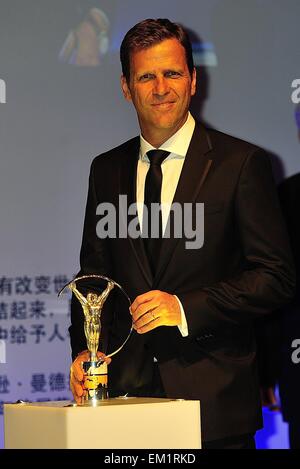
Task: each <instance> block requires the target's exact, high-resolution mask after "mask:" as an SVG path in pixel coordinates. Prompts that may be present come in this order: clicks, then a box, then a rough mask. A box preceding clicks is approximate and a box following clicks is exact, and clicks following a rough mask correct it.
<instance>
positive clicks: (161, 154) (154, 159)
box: [147, 150, 170, 166]
mask: <svg viewBox="0 0 300 469" xmlns="http://www.w3.org/2000/svg"><path fill="white" fill-rule="evenodd" d="M169 154H170V152H169V151H165V150H150V151H148V152H147V156H148V158H149V161H150V165H151V166H152V165H155V166H160V165H161V164H162V162H163V161H164V160H165V159H166V158H167V156H169Z"/></svg>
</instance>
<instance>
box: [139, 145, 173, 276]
mask: <svg viewBox="0 0 300 469" xmlns="http://www.w3.org/2000/svg"><path fill="white" fill-rule="evenodd" d="M169 154H170V152H168V151H164V150H150V151H148V153H147V156H148V158H149V161H150V168H149V170H148V173H147V176H146V181H145V196H144V205H145V207H146V208H147V212H146V211H145V210H144V212H143V235H144V236H145V238H144V243H145V249H146V252H147V255H148V259H149V263H150V266H151V269H152V273H153V275H155V271H156V267H157V263H158V259H159V251H160V246H161V238H162V217H161V211H160V210H158V206H157V205H156V206H153V205H152V204H160V202H161V184H162V171H161V164H162V162H163V161H164V159H165V158H167V156H168V155H169ZM145 212H146V213H145ZM151 212H152V219H151ZM151 222H152V223H151ZM146 227H148V230H147V229H146ZM146 234H148V236H146Z"/></svg>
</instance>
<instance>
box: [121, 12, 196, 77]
mask: <svg viewBox="0 0 300 469" xmlns="http://www.w3.org/2000/svg"><path fill="white" fill-rule="evenodd" d="M165 39H177V40H178V41H179V42H180V44H181V45H182V47H183V48H184V50H185V56H186V62H187V66H188V69H189V72H190V75H191V76H192V73H193V69H194V60H193V52H192V45H191V42H190V39H189V36H188V34H187V32H186V31H185V30H184V29H183V28H182V26H180V25H179V24H177V23H172V22H171V21H170V20H168V19H165V18H158V19H147V20H144V21H141V22H140V23H137V24H136V25H135V26H133V28H131V29H130V30H129V31H128V32H127V33H126V35H125V37H124V39H123V41H122V44H121V49H120V58H121V65H122V73H123V75H124V76H125V78H126V81H127V83H129V80H130V56H131V54H132V53H133V52H136V51H140V50H143V49H148V48H149V47H152V46H154V45H156V44H159V43H160V42H162V41H164V40H165Z"/></svg>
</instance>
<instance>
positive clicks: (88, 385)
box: [58, 275, 133, 406]
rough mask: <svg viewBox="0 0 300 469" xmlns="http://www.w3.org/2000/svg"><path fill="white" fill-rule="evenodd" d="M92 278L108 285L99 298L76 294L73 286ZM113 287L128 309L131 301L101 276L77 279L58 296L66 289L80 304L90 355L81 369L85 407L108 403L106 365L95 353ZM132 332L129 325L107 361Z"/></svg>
mask: <svg viewBox="0 0 300 469" xmlns="http://www.w3.org/2000/svg"><path fill="white" fill-rule="evenodd" d="M95 278H96V279H101V280H105V281H106V282H107V287H106V288H105V289H104V290H103V292H102V293H101V294H97V293H94V292H88V293H87V295H86V297H85V296H84V295H83V294H82V293H81V292H80V291H79V290H78V288H77V285H76V282H78V281H80V280H86V279H95ZM115 286H116V287H118V288H119V289H120V290H121V291H122V293H123V294H124V295H125V296H126V298H127V300H128V302H129V306H130V304H131V303H130V299H129V297H128V296H127V294H126V293H125V291H124V290H123V288H122V287H121V286H120V285H119V284H118V283H116V282H115V281H113V280H111V279H109V278H108V277H104V276H102V275H84V276H82V277H77V278H75V279H74V280H72V281H71V282H69V283H67V284H66V285H65V286H64V287H63V288H62V290H61V291H60V292H59V294H58V295H59V296H60V294H61V293H62V292H63V291H64V290H65V288H66V287H68V288H69V289H70V290H71V291H72V293H73V294H74V295H75V297H76V298H77V299H78V301H79V302H80V304H81V307H82V310H83V313H84V333H85V337H86V343H87V348H88V351H89V353H90V360H89V361H86V362H82V368H83V372H84V379H83V387H84V391H85V393H84V394H83V396H82V404H84V405H92V406H95V405H99V404H100V403H103V402H104V401H105V400H107V399H108V397H109V396H108V377H107V363H106V362H105V361H104V360H103V359H101V358H100V359H99V358H98V357H97V351H98V346H99V340H100V337H101V313H102V308H103V305H104V303H105V301H106V300H107V297H108V295H109V293H110V292H111V290H112V289H113V288H114V287H115ZM132 330H133V327H132V325H131V329H130V332H129V335H128V336H127V338H126V340H125V342H124V343H123V344H122V345H121V346H120V347H119V348H118V349H117V350H115V351H114V352H113V353H111V354H110V355H107V357H111V356H113V355H115V354H116V353H118V352H119V351H120V350H121V349H122V348H123V346H124V345H125V343H126V342H127V340H128V339H129V337H130V335H131V332H132Z"/></svg>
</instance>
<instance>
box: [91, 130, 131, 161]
mask: <svg viewBox="0 0 300 469" xmlns="http://www.w3.org/2000/svg"><path fill="white" fill-rule="evenodd" d="M139 145H140V138H139V137H138V136H137V137H134V138H131V139H130V140H127V141H126V142H124V143H122V144H120V145H118V146H116V147H114V148H112V149H110V150H108V151H106V152H104V153H101V154H100V155H98V156H96V157H95V158H94V159H93V161H92V167H98V166H99V165H101V166H102V165H114V164H115V163H116V164H117V163H118V162H119V160H120V158H124V156H128V157H135V156H136V154H137V152H138V149H139Z"/></svg>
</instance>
